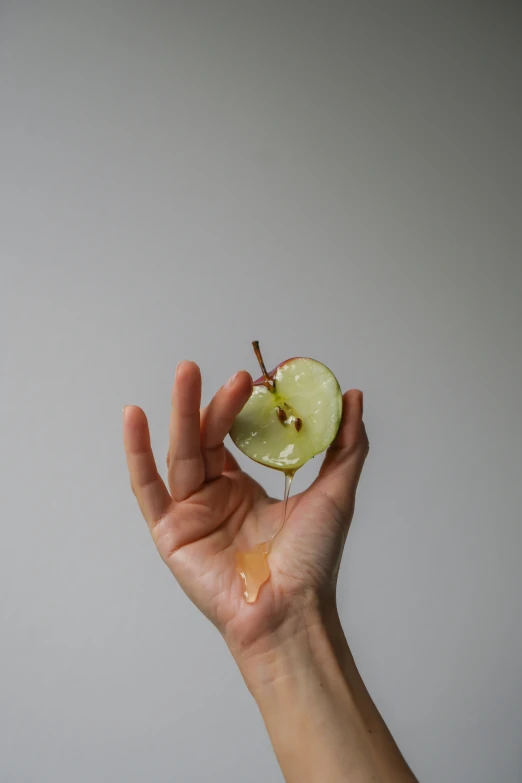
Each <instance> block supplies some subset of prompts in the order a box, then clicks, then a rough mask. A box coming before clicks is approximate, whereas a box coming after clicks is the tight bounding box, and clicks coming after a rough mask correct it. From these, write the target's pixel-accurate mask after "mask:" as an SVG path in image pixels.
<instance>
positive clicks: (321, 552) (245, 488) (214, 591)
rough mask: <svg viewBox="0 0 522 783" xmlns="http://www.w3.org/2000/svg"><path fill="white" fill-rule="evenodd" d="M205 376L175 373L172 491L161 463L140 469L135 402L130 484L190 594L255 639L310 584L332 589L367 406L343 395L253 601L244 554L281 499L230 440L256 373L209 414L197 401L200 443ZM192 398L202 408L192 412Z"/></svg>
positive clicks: (268, 529)
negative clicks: (241, 564) (331, 433)
mask: <svg viewBox="0 0 522 783" xmlns="http://www.w3.org/2000/svg"><path fill="white" fill-rule="evenodd" d="M191 367H194V366H193V365H191ZM190 373H193V375H192V376H191V375H190ZM197 373H198V375H197V376H196V370H194V369H191V370H189V371H187V377H185V379H184V380H183V378H177V380H176V384H177V397H176V384H175V391H174V402H173V417H172V418H173V419H174V421H172V420H171V439H172V438H174V439H175V440H174V444H172V440H171V449H170V450H169V459H168V462H169V485H170V489H171V493H170V494H169V493H168V491H167V489H166V487H165V485H164V484H163V482H162V481H161V479H160V478H159V476H158V475H157V471H156V470H155V465H154V464H153V462H152V465H153V466H152V465H151V464H148V468H147V470H145V471H144V472H143V475H142V478H141V479H140V478H139V476H138V474H137V470H136V468H135V467H134V466H133V461H134V462H135V461H136V460H137V461H139V463H140V468H141V470H142V471H143V465H144V463H145V461H146V457H145V456H144V455H149V461H150V459H152V460H153V458H152V452H151V451H150V441H149V439H148V429H146V419H145V418H144V414H143V413H142V411H140V410H139V409H137V408H134V409H132V410H133V411H135V413H134V414H133V415H134V416H135V420H134V421H133V420H131V421H127V422H126V426H127V427H128V429H127V430H126V432H127V439H126V447H127V456H128V460H129V468H130V471H131V482H132V484H133V488H134V491H135V493H136V495H137V497H138V501H139V502H140V506H141V508H142V511H143V513H144V515H145V517H146V518H147V520H148V521H149V525H150V527H151V532H152V535H153V538H154V541H155V543H156V546H157V548H158V551H159V553H160V554H161V556H162V558H163V559H164V561H165V562H166V563H167V565H168V566H169V568H170V569H171V571H172V572H173V574H174V576H175V577H176V579H177V580H178V582H179V583H180V585H181V586H182V588H183V589H184V591H185V592H186V593H187V595H188V596H189V597H190V598H191V599H192V600H193V601H194V603H195V604H196V605H197V606H198V607H199V608H200V609H201V610H202V611H203V612H204V613H205V614H206V615H207V616H208V617H209V618H210V619H211V620H212V621H213V622H214V623H215V624H216V625H217V626H218V628H220V630H222V631H223V632H224V633H227V634H229V635H231V636H235V637H240V638H242V639H245V638H253V637H255V636H257V635H259V634H262V633H264V632H265V631H266V630H271V629H272V628H273V627H274V626H276V625H277V624H278V623H279V621H280V620H281V619H282V617H283V615H284V612H285V609H286V607H287V606H288V603H289V602H291V601H296V600H299V599H300V597H305V596H306V594H307V592H310V591H314V593H316V594H317V593H321V592H325V591H328V590H331V589H333V587H334V585H335V579H336V576H337V569H338V565H339V561H340V556H341V553H342V548H343V544H344V539H345V537H346V533H347V530H348V525H349V522H350V520H351V516H352V512H353V503H354V498H355V490H356V486H357V481H358V478H359V475H360V471H361V468H362V464H363V462H364V457H365V455H366V449H367V440H366V438H365V434H364V427H363V425H362V420H361V416H360V409H355V410H354V411H352V414H353V415H352V416H351V417H350V415H348V410H347V408H348V405H347V402H348V398H347V397H345V412H344V415H343V424H342V426H341V430H340V433H339V435H338V438H337V439H336V443H335V444H334V446H333V447H331V448H330V449H329V451H328V453H327V457H326V459H325V462H324V463H323V467H322V469H321V472H320V475H319V477H318V479H317V480H316V481H315V482H314V484H312V486H311V487H310V488H309V489H308V490H306V491H305V492H303V493H301V494H299V495H296V496H294V497H291V498H290V500H289V502H288V507H287V521H286V524H285V525H284V527H283V528H282V530H281V531H280V532H279V533H278V535H277V536H276V538H275V539H274V541H273V543H272V547H271V551H270V558H269V564H270V572H271V578H270V580H269V582H268V583H267V584H266V585H264V586H263V587H262V589H261V591H260V595H259V598H258V600H257V601H256V602H255V603H254V604H247V603H245V601H244V600H243V586H242V583H241V579H240V577H239V576H238V574H237V571H236V566H235V555H236V552H238V551H248V550H251V549H253V548H254V547H255V546H256V545H257V544H259V543H261V542H262V541H266V540H268V539H269V538H270V537H271V536H272V535H273V534H274V533H275V532H276V531H277V530H278V529H279V527H280V524H281V521H282V514H283V503H282V502H280V501H275V500H273V499H272V498H269V497H267V495H266V493H265V491H264V490H263V489H262V487H261V486H260V485H259V484H258V483H257V482H256V481H254V479H252V478H251V477H250V476H249V475H248V474H247V473H245V472H243V471H242V470H240V469H239V467H238V465H237V463H236V462H235V460H233V458H232V457H231V456H230V455H229V454H228V453H227V452H225V449H224V446H223V438H224V436H225V434H226V432H227V431H228V429H229V427H230V424H231V421H232V419H233V417H234V416H235V415H237V413H238V412H239V410H240V409H241V407H242V405H243V404H244V402H245V401H246V399H247V398H248V394H249V393H250V389H251V380H250V378H249V376H248V375H247V374H246V373H245V374H244V376H245V377H244V378H243V384H242V386H241V384H240V385H239V386H237V382H236V389H235V393H233V392H232V391H230V392H228V394H227V393H225V390H224V389H223V390H220V392H218V395H216V397H215V398H214V400H213V401H212V403H211V404H210V406H209V407H208V408H207V410H206V411H205V412H204V414H203V416H202V417H201V419H200V416H199V403H198V409H197V424H198V437H197V444H196V440H195V438H194V433H192V445H190V444H189V442H188V440H187V442H186V443H185V444H183V443H182V441H183V440H184V439H185V440H186V436H187V432H186V430H187V427H188V424H187V422H188V421H189V419H190V417H191V416H193V417H194V419H195V400H196V402H197V398H198V394H197V393H196V394H194V389H193V388H192V389H191V388H190V383H191V381H192V382H194V379H195V383H196V386H198V380H197V378H198V377H199V371H197ZM199 383H200V381H199ZM183 384H184V385H183ZM196 392H197V389H196ZM356 394H357V393H356ZM185 404H187V405H188V406H192V407H193V408H194V410H192V412H191V413H190V414H189V412H188V409H187V410H185V409H184V407H183V406H184V405H185ZM352 407H353V406H352ZM128 418H129V417H128V416H127V419H128ZM216 422H219V424H217V425H216ZM192 424H193V425H194V424H195V422H193V423H192ZM219 428H221V430H220V431H218V430H219ZM189 439H190V438H189ZM133 440H134V443H132V441H133ZM216 440H217V441H218V442H215V441H216ZM208 444H210V445H208ZM180 447H181V450H180ZM198 449H199V452H200V453H199V454H198V453H196V452H197V451H198ZM200 457H201V459H200ZM133 468H134V473H135V476H134V477H133ZM198 470H199V474H198V473H197V471H198ZM202 479H204V480H202ZM140 483H141V485H142V486H141V489H140V487H139V485H140ZM146 495H148V496H149V497H148V498H147V497H146Z"/></svg>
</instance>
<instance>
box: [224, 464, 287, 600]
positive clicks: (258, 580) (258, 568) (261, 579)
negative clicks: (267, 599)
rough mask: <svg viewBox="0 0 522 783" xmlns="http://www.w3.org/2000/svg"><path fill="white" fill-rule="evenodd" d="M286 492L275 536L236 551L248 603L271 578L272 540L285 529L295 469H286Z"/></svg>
mask: <svg viewBox="0 0 522 783" xmlns="http://www.w3.org/2000/svg"><path fill="white" fill-rule="evenodd" d="M284 474H285V494H284V499H283V514H282V518H281V524H280V526H279V528H278V529H277V530H276V532H275V533H274V535H273V536H271V538H269V539H268V541H262V542H261V543H259V544H256V546H255V547H254V548H253V549H251V550H249V551H247V552H237V553H236V570H237V572H238V574H239V575H240V577H241V579H242V581H243V597H244V599H245V601H246V602H247V603H248V604H252V603H254V601H255V600H256V599H257V596H258V595H259V591H260V589H261V587H262V586H263V585H264V584H265V582H268V580H269V579H270V567H269V565H268V555H269V554H270V548H271V546H272V542H273V540H274V539H275V537H276V536H277V535H279V533H280V532H281V530H282V529H283V525H284V524H285V521H286V507H287V504H288V496H289V494H290V487H291V485H292V479H293V477H294V474H295V471H294V470H285V471H284Z"/></svg>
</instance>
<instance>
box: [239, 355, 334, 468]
mask: <svg viewBox="0 0 522 783" xmlns="http://www.w3.org/2000/svg"><path fill="white" fill-rule="evenodd" d="M253 346H254V351H255V353H256V356H257V358H258V361H259V363H260V365H261V369H262V370H263V375H262V377H261V378H259V379H258V380H257V381H255V382H254V388H253V391H252V395H251V396H250V398H249V400H248V402H247V403H246V405H245V406H244V408H243V410H242V411H241V413H240V414H239V415H238V416H237V417H236V419H235V421H234V424H233V425H232V429H231V431H230V437H231V438H232V440H233V441H234V443H235V444H236V446H237V447H238V448H239V449H240V450H241V451H242V452H243V453H244V454H246V455H247V457H250V459H253V460H255V461H256V462H260V463H261V464H262V465H267V466H268V467H270V468H275V469H276V470H283V471H285V472H293V471H295V470H297V469H298V468H300V467H302V466H303V465H304V464H305V462H308V460H309V459H311V458H312V457H314V456H315V455H316V454H320V453H321V452H322V451H324V450H325V449H326V448H328V446H329V445H330V444H331V443H332V441H333V440H334V438H335V436H336V435H337V431H338V430H339V425H340V423H341V417H342V409H343V400H342V393H341V389H340V387H339V383H338V382H337V378H336V377H335V375H334V374H333V373H332V371H331V370H329V369H328V367H326V366H325V365H324V364H322V363H321V362H317V361H315V359H307V358H304V357H298V358H293V359H287V360H286V361H284V362H282V363H281V364H279V365H278V366H277V367H276V368H275V370H272V372H270V373H269V372H267V371H266V368H265V365H264V362H263V359H262V357H261V353H260V350H259V344H258V343H257V341H255V342H254V343H253Z"/></svg>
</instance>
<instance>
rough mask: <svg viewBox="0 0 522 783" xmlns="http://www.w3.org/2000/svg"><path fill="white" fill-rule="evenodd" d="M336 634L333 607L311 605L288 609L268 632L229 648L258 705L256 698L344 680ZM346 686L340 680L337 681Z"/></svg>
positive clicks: (335, 612)
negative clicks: (246, 642) (315, 684)
mask: <svg viewBox="0 0 522 783" xmlns="http://www.w3.org/2000/svg"><path fill="white" fill-rule="evenodd" d="M339 632H341V633H342V630H341V625H340V621H339V617H338V614H337V609H336V607H335V604H334V603H331V604H329V605H328V606H320V605H319V603H315V602H313V603H312V604H311V605H307V606H305V607H302V606H301V607H299V608H293V609H292V610H291V611H289V612H287V613H286V616H285V619H284V620H283V621H282V622H281V623H279V624H278V625H277V627H276V628H274V629H272V630H271V631H270V632H269V633H267V634H264V635H262V636H260V637H259V638H258V639H256V640H255V641H254V642H252V643H251V644H249V645H248V646H246V647H245V646H241V645H240V646H236V647H234V646H233V645H229V647H230V649H231V652H232V654H233V656H234V659H235V661H236V663H237V665H238V668H239V669H240V671H241V674H242V675H243V678H244V680H245V683H246V685H247V687H248V688H249V690H250V692H251V693H252V695H253V696H254V698H255V699H256V701H258V702H259V700H260V698H261V697H262V696H270V695H274V696H275V695H276V694H277V693H279V692H283V691H287V690H289V689H291V688H295V687H299V684H300V683H304V682H308V683H310V682H312V681H313V679H314V678H315V679H317V680H321V682H322V684H323V685H324V686H327V685H328V684H329V683H331V684H332V687H334V683H335V687H339V682H340V681H341V680H344V677H343V672H342V660H341V658H342V656H341V654H340V650H339V647H338V644H337V639H338V638H339ZM343 685H344V686H347V683H346V682H343Z"/></svg>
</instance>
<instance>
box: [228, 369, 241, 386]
mask: <svg viewBox="0 0 522 783" xmlns="http://www.w3.org/2000/svg"><path fill="white" fill-rule="evenodd" d="M238 375H239V373H238V372H236V373H235V374H234V375H233V376H232V377H231V378H229V379H228V381H227V382H226V383H225V389H231V388H232V386H233V385H234V384H235V382H236V378H237V376H238Z"/></svg>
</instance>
